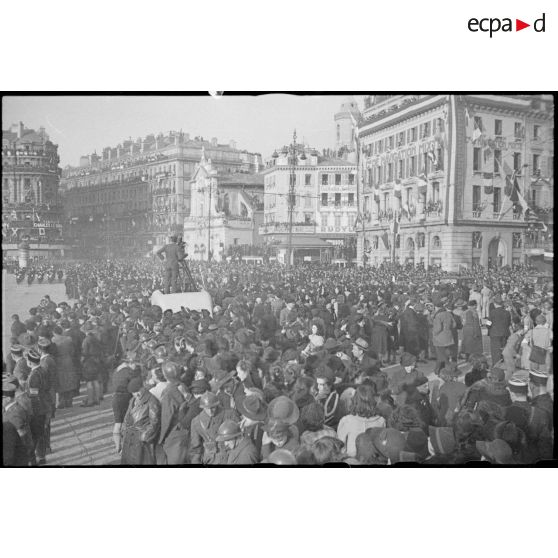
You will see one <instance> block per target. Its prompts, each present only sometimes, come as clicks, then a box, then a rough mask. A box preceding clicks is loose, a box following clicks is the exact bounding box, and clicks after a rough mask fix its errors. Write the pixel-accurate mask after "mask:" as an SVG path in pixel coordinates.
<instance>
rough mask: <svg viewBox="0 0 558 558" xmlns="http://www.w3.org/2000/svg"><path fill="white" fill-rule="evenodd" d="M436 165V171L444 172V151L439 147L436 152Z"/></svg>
mask: <svg viewBox="0 0 558 558" xmlns="http://www.w3.org/2000/svg"><path fill="white" fill-rule="evenodd" d="M436 165H437V170H440V171H443V170H444V151H443V149H442V148H441V147H438V149H437V150H436Z"/></svg>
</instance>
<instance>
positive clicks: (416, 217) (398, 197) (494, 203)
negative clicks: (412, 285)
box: [358, 95, 554, 271]
mask: <svg viewBox="0 0 558 558" xmlns="http://www.w3.org/2000/svg"><path fill="white" fill-rule="evenodd" d="M553 111H554V107H553V103H552V97H551V96H545V95H537V96H532V95H531V96H529V95H463V96H456V95H395V96H394V95H392V96H382V97H379V96H378V97H377V98H374V97H371V98H369V99H367V100H366V102H365V109H364V112H363V118H362V120H361V122H360V124H359V139H360V145H361V165H362V166H361V168H362V181H361V183H362V191H361V196H360V200H361V208H360V210H361V216H362V221H361V222H360V223H359V227H358V229H359V239H358V259H359V262H360V263H365V264H371V265H375V264H379V263H381V262H383V261H388V260H395V261H398V262H401V263H410V262H411V263H414V264H419V263H423V264H424V265H441V266H442V267H443V268H445V269H448V270H453V271H457V270H459V268H460V267H470V266H472V265H474V264H481V265H483V266H484V267H487V266H492V265H493V266H505V265H513V264H520V263H524V262H525V259H526V256H527V255H528V252H527V251H526V250H527V247H526V244H527V246H528V245H529V242H530V241H529V238H531V237H532V230H530V229H529V227H531V229H535V228H536V229H545V228H546V229H547V230H548V228H549V227H548V225H546V224H543V223H542V222H541V219H540V218H539V216H538V214H540V213H543V212H546V214H547V215H548V214H552V211H553V201H552V193H553V176H552V174H553V165H554V160H553V157H554V144H553V133H554V130H553V124H552V122H553ZM540 208H543V210H542V211H541V210H540ZM547 220H548V218H547ZM397 230H398V233H397ZM529 235H531V236H529Z"/></svg>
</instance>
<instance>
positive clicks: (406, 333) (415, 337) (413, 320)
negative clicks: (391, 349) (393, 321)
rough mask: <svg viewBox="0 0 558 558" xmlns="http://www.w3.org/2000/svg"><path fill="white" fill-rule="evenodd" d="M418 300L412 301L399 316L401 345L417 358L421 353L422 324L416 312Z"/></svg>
mask: <svg viewBox="0 0 558 558" xmlns="http://www.w3.org/2000/svg"><path fill="white" fill-rule="evenodd" d="M415 305H416V300H414V299H411V300H410V301H409V304H407V307H406V308H405V310H403V312H402V313H401V315H400V316H399V345H400V346H401V347H403V350H404V351H405V352H407V353H411V354H412V355H415V356H416V357H418V356H419V353H420V333H419V332H420V322H419V317H418V314H417V312H416V311H415Z"/></svg>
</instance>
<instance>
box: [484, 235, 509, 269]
mask: <svg viewBox="0 0 558 558" xmlns="http://www.w3.org/2000/svg"><path fill="white" fill-rule="evenodd" d="M506 265H508V252H507V250H506V245H505V243H504V241H503V240H502V239H501V238H500V237H495V238H493V239H492V240H491V241H490V244H489V245H488V267H489V268H491V267H492V268H496V269H498V268H500V267H504V266H506Z"/></svg>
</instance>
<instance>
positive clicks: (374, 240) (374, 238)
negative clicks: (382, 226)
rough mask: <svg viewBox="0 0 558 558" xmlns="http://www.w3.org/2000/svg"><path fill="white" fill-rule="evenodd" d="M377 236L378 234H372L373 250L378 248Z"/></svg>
mask: <svg viewBox="0 0 558 558" xmlns="http://www.w3.org/2000/svg"><path fill="white" fill-rule="evenodd" d="M379 241H380V239H379V237H378V236H373V237H372V248H374V250H377V249H378V245H379Z"/></svg>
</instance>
